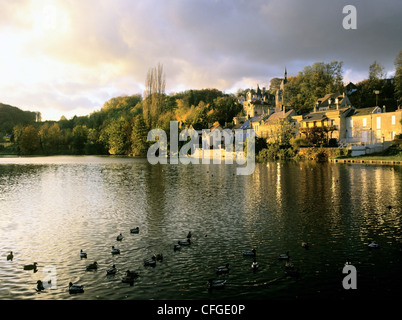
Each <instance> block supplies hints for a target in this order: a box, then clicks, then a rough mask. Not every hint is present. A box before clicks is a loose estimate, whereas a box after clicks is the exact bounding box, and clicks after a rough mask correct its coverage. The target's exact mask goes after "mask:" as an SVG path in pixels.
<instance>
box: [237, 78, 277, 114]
mask: <svg viewBox="0 0 402 320" xmlns="http://www.w3.org/2000/svg"><path fill="white" fill-rule="evenodd" d="M273 107H274V105H273V102H272V98H271V95H270V94H269V92H268V91H267V90H266V89H265V88H262V90H261V89H260V87H259V85H257V91H256V93H255V94H254V95H253V94H252V92H251V91H248V92H247V98H246V100H245V101H244V102H243V110H244V112H245V114H246V118H253V117H256V116H260V115H262V114H266V113H269V109H271V108H273Z"/></svg>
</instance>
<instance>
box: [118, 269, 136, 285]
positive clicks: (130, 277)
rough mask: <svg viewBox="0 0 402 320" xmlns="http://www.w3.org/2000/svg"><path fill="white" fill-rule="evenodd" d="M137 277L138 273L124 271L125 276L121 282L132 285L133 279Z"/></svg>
mask: <svg viewBox="0 0 402 320" xmlns="http://www.w3.org/2000/svg"><path fill="white" fill-rule="evenodd" d="M137 277H138V273H137V272H135V271H130V270H127V271H126V275H125V276H124V277H123V278H122V279H121V282H123V283H130V284H133V282H134V279H135V278H137Z"/></svg>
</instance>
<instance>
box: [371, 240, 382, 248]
mask: <svg viewBox="0 0 402 320" xmlns="http://www.w3.org/2000/svg"><path fill="white" fill-rule="evenodd" d="M368 247H369V248H379V247H380V245H379V244H378V243H375V242H374V241H373V242H372V243H370V244H369V245H368Z"/></svg>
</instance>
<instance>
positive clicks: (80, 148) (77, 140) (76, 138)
mask: <svg viewBox="0 0 402 320" xmlns="http://www.w3.org/2000/svg"><path fill="white" fill-rule="evenodd" d="M87 139H88V128H87V126H85V125H77V126H75V127H74V129H73V131H72V151H73V153H75V154H83V153H84V150H85V144H86V143H87Z"/></svg>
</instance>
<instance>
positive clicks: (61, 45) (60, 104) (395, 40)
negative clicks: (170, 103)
mask: <svg viewBox="0 0 402 320" xmlns="http://www.w3.org/2000/svg"><path fill="white" fill-rule="evenodd" d="M398 1H399V0H390V1H387V2H386V3H385V4H383V3H379V2H378V1H374V0H368V1H355V2H357V3H356V6H357V13H358V19H359V20H358V29H357V30H354V31H355V32H347V31H345V30H344V29H343V28H342V18H343V16H342V7H343V5H345V4H348V3H346V2H345V3H342V2H343V1H339V2H338V1H331V0H323V1H319V2H318V1H314V0H304V1H296V0H284V1H279V0H272V1H266V0H254V1H227V0H219V1H215V0H213V1H212V0H207V1H188V0H167V1H156V0H146V1H145V0H144V1H130V0H97V1H95V0H83V1H65V0H30V1H29V0H16V1H6V0H0V43H1V44H2V50H1V51H0V75H1V76H0V102H3V103H7V104H11V105H15V106H18V107H21V108H23V109H26V110H39V111H41V112H42V114H43V118H45V119H50V117H52V118H51V119H54V120H58V119H59V118H60V116H61V115H65V116H67V117H69V116H73V115H74V114H77V115H87V114H89V113H90V112H92V111H93V110H98V109H100V108H101V107H102V105H103V103H104V102H105V101H107V100H108V99H110V98H112V97H114V96H117V95H131V94H138V93H140V94H142V93H143V87H144V81H145V76H146V73H147V71H148V69H149V68H151V67H154V66H155V65H157V64H158V63H162V64H163V66H164V70H165V73H166V90H167V91H168V92H178V91H183V90H186V89H201V88H217V89H219V90H222V91H226V92H229V91H230V92H235V91H236V89H237V88H243V89H245V87H243V86H248V87H250V86H251V87H255V86H256V85H257V84H259V85H260V86H261V87H262V86H266V87H267V86H268V85H269V81H270V79H271V78H273V77H281V76H282V75H283V70H284V68H285V66H286V67H287V69H288V74H289V75H290V76H291V75H296V74H297V73H298V72H299V71H301V70H302V69H303V67H305V66H307V65H310V64H312V63H314V62H317V61H323V62H330V61H332V60H338V61H344V71H345V73H344V77H345V80H349V79H353V81H359V80H362V79H364V77H366V76H367V72H368V67H369V65H370V64H371V63H372V62H373V61H374V60H376V61H378V62H380V63H381V64H382V65H384V67H385V69H386V72H387V73H388V74H390V75H392V72H393V68H394V66H393V61H394V58H395V57H396V55H397V53H398V51H399V50H400V49H402V43H401V40H400V35H399V32H400V30H401V29H402V23H401V19H399V17H400V16H401V14H402V7H401V6H400V5H399V2H398ZM50 114H52V116H50Z"/></svg>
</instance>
